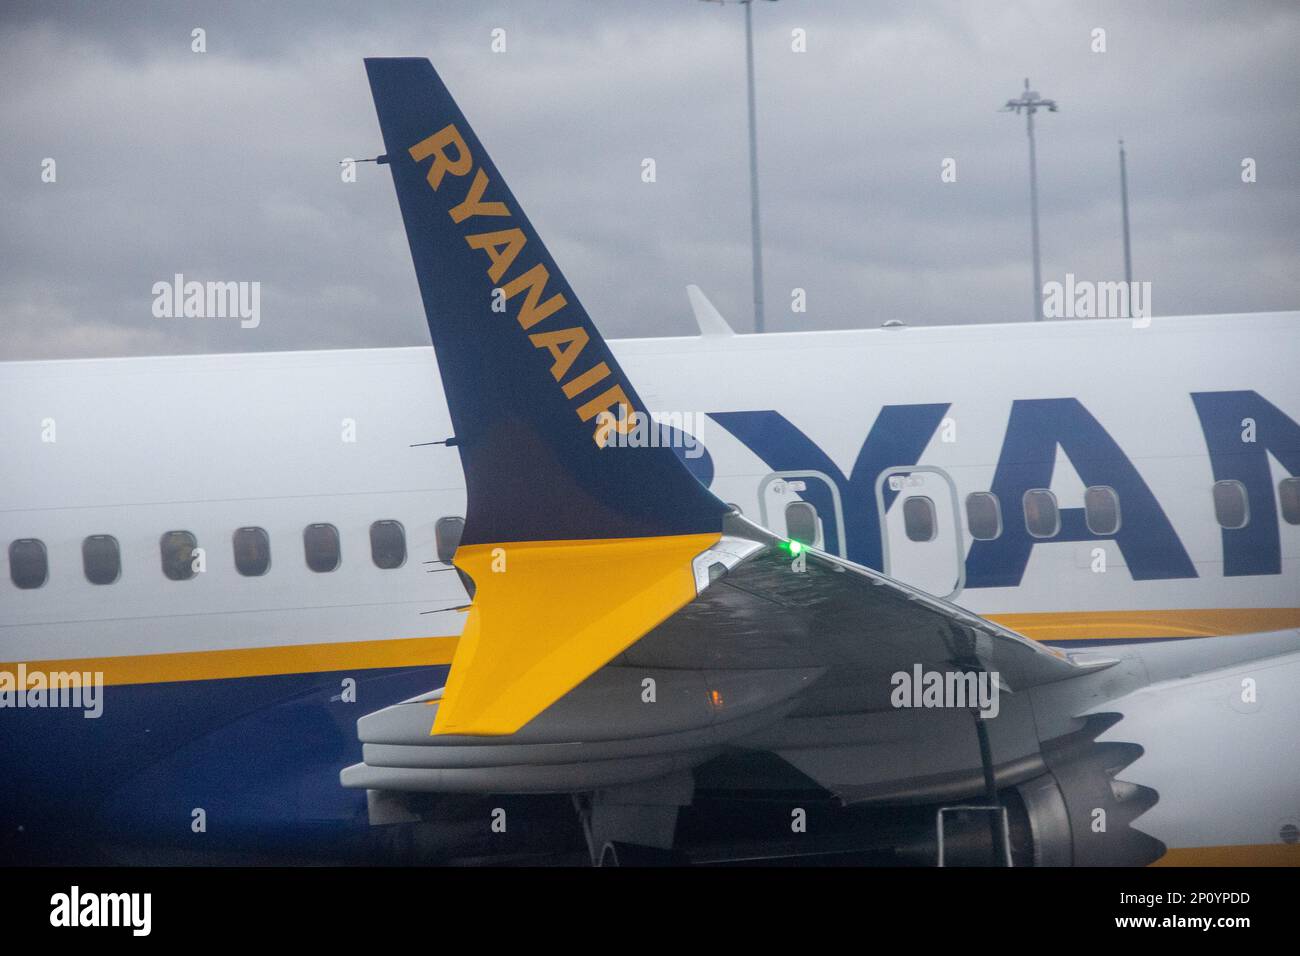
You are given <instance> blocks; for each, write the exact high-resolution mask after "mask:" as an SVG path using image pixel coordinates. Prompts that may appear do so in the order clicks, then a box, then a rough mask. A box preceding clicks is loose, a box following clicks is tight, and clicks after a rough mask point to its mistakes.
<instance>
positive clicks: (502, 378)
mask: <svg viewBox="0 0 1300 956" xmlns="http://www.w3.org/2000/svg"><path fill="white" fill-rule="evenodd" d="M366 71H367V73H368V75H369V78H370V86H371V92H372V93H373V95H374V100H375V109H376V111H377V113H378V116H379V125H380V129H381V130H382V132H383V138H384V147H385V152H386V155H387V157H388V159H389V163H388V165H389V168H390V169H391V170H392V174H393V183H394V186H395V187H396V190H397V199H398V204H399V206H400V207H401V211H402V220H403V223H404V225H405V227H406V235H407V240H408V241H409V243H410V247H411V257H412V260H413V262H414V265H415V271H416V277H417V279H418V281H419V285H420V295H421V297H422V299H423V302H424V309H425V315H426V318H427V319H428V323H429V332H430V336H431V338H432V340H433V346H434V350H435V352H436V354H437V358H438V366H439V370H440V372H441V375H442V382H443V388H444V390H445V392H446V396H447V404H448V408H449V410H450V412H451V419H452V426H453V429H454V430H455V437H456V445H455V447H456V448H457V450H458V451H459V454H460V457H461V463H462V465H463V466H464V470H465V482H466V493H467V500H468V504H467V509H466V516H465V529H464V533H463V534H462V537H461V548H460V551H459V552H458V553H457V556H456V558H455V563H456V565H457V567H459V568H461V570H462V571H464V572H465V573H466V574H468V575H469V576H470V577H471V578H472V579H473V580H474V583H475V587H476V591H475V596H474V603H473V605H472V607H471V608H470V612H469V617H468V619H467V621H466V626H465V632H464V635H463V636H462V638H461V640H460V643H459V644H458V646H457V650H456V655H455V658H454V660H453V661H452V667H451V673H450V675H449V678H448V683H447V688H446V692H445V694H444V697H443V702H442V704H441V705H440V706H439V708H438V716H437V719H436V723H435V725H434V727H433V732H434V733H452V732H454V733H460V734H505V733H511V732H513V731H514V730H517V729H518V728H519V727H521V726H522V725H523V724H524V723H526V722H527V721H528V720H530V719H532V717H533V716H535V715H536V714H537V713H539V712H540V711H541V710H542V709H544V708H545V707H546V706H548V705H549V704H550V703H551V702H553V701H554V700H556V699H558V698H559V697H560V696H561V695H563V694H564V693H566V692H567V691H568V690H570V689H571V688H572V687H574V686H576V685H577V684H578V683H579V682H581V681H582V680H583V679H585V678H586V677H587V676H588V675H590V674H591V673H592V672H593V671H595V670H596V669H597V668H598V667H600V666H601V665H602V664H604V663H606V662H607V661H608V660H610V659H611V658H612V657H614V656H615V655H617V654H618V653H620V652H621V651H622V650H624V649H625V648H626V647H627V646H628V645H629V644H631V643H632V642H633V641H635V640H636V639H637V638H639V637H640V636H641V635H642V634H644V633H645V632H646V631H648V630H649V629H650V628H652V627H654V626H655V625H656V624H658V623H659V622H660V621H662V620H663V619H664V618H666V617H667V616H668V615H670V614H671V613H673V611H675V610H677V608H679V607H681V606H682V605H683V604H685V603H687V602H688V601H690V600H691V599H693V598H694V597H695V594H696V585H695V576H694V573H693V570H692V567H691V559H692V558H693V557H694V555H696V554H698V553H700V552H701V551H704V550H706V549H707V548H708V547H709V546H710V545H711V544H713V543H716V542H717V540H718V539H719V537H720V536H721V531H722V516H723V514H724V513H725V512H726V510H727V508H726V506H725V505H724V504H723V503H722V502H721V501H719V500H718V499H717V498H715V497H714V496H713V495H712V494H711V493H710V492H709V491H708V489H706V488H705V487H704V486H703V485H701V484H700V483H699V482H698V481H697V480H696V479H695V478H694V477H693V476H692V475H691V474H690V472H689V471H688V470H687V469H686V467H685V466H684V465H683V464H682V462H681V461H680V460H679V459H678V458H677V456H676V454H674V452H673V450H672V449H671V448H667V447H662V446H660V445H659V443H655V447H651V446H650V445H649V444H648V443H647V444H644V445H636V444H634V443H632V442H629V441H624V440H622V439H623V438H624V437H625V436H627V435H629V434H631V433H634V430H635V424H636V421H637V420H638V418H637V416H648V414H649V410H648V409H647V408H646V407H645V405H644V403H643V402H642V401H641V398H640V397H639V396H638V395H637V393H636V390H635V389H634V388H633V387H632V383H631V382H630V381H628V379H627V376H626V375H625V374H624V372H623V370H622V369H621V368H620V367H619V365H618V362H617V361H616V360H615V358H614V355H613V353H612V352H611V351H610V349H609V347H608V345H606V343H605V341H604V339H603V338H602V337H601V335H600V332H599V331H598V330H597V328H596V326H595V324H594V323H593V322H592V321H591V318H590V316H588V314H587V312H586V310H585V309H584V308H583V307H582V304H581V303H580V302H579V301H578V297H577V295H576V294H574V291H573V289H572V287H571V286H570V285H569V283H568V281H567V280H566V279H565V277H564V275H563V274H562V273H561V272H560V269H559V267H558V266H557V265H556V263H555V260H554V259H553V258H552V257H551V255H550V253H549V252H548V251H547V249H546V246H545V245H544V244H543V243H542V240H541V238H540V237H539V236H538V234H537V232H536V230H535V229H534V228H533V226H532V223H531V222H529V220H528V217H527V216H526V215H525V214H524V212H523V210H522V209H521V208H520V206H519V203H518V202H517V201H516V200H515V197H514V195H513V193H511V191H510V188H509V187H508V186H507V185H506V183H505V180H504V178H503V177H502V176H501V174H500V172H499V171H498V170H497V168H496V166H495V164H494V163H493V162H492V160H491V158H490V157H489V156H488V154H487V151H486V150H485V149H484V148H483V145H482V143H481V142H479V139H478V137H477V136H476V135H475V133H474V130H473V129H472V128H471V127H470V125H469V123H468V122H467V121H466V119H465V116H464V114H463V113H462V112H461V111H460V108H459V107H458V106H457V105H456V103H455V101H454V100H453V99H452V97H451V94H450V93H449V92H448V91H447V88H446V86H444V85H443V82H442V80H441V78H439V76H438V74H437V72H436V71H435V70H434V68H433V65H432V64H431V63H430V62H429V61H428V60H425V59H367V60H366ZM610 278H611V281H618V277H616V276H612V277H610Z"/></svg>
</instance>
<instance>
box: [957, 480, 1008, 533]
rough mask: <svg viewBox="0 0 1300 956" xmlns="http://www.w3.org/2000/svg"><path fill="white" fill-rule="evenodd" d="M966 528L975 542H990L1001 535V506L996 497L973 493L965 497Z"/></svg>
mask: <svg viewBox="0 0 1300 956" xmlns="http://www.w3.org/2000/svg"><path fill="white" fill-rule="evenodd" d="M966 527H967V528H969V529H970V536H971V537H972V538H974V539H975V540H976V541H992V540H993V539H994V538H996V537H997V536H998V535H1000V534H1001V533H1002V505H1001V503H999V501H998V496H997V495H995V494H992V493H991V492H987V491H974V492H971V493H970V494H969V495H967V496H966Z"/></svg>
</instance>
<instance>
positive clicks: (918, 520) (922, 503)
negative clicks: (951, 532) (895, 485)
mask: <svg viewBox="0 0 1300 956" xmlns="http://www.w3.org/2000/svg"><path fill="white" fill-rule="evenodd" d="M935 526H936V522H935V517H934V502H933V501H931V500H930V499H929V498H927V497H926V496H925V495H913V496H912V497H910V498H908V499H906V500H905V501H904V502H903V530H904V531H906V532H907V537H908V540H910V541H933V540H934V536H935V534H936V531H935Z"/></svg>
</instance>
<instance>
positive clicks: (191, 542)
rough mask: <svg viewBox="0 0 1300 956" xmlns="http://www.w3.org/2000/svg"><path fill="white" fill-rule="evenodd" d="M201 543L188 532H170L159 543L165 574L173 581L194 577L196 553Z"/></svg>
mask: <svg viewBox="0 0 1300 956" xmlns="http://www.w3.org/2000/svg"><path fill="white" fill-rule="evenodd" d="M198 546H199V541H198V539H197V538H195V537H194V535H193V534H191V533H190V532H188V531H168V532H167V533H166V534H164V535H163V536H162V540H161V541H160V542H159V551H161V553H162V569H163V574H165V575H167V577H168V578H169V579H170V580H172V581H188V580H189V579H190V578H192V577H194V551H195V549H196V548H198Z"/></svg>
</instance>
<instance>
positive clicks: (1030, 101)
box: [1002, 77, 1057, 322]
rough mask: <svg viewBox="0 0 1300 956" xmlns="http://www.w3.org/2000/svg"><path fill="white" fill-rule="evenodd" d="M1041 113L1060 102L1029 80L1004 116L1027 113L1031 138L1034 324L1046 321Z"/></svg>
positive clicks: (1030, 215) (1054, 108)
mask: <svg viewBox="0 0 1300 956" xmlns="http://www.w3.org/2000/svg"><path fill="white" fill-rule="evenodd" d="M1040 109H1045V110H1047V111H1048V112H1049V113H1055V112H1057V106H1056V100H1048V99H1043V98H1042V97H1041V96H1039V95H1038V91H1037V90H1031V89H1030V88H1029V78H1028V77H1025V89H1024V92H1023V93H1021V94H1020V97H1019V98H1018V99H1014V100H1007V103H1006V106H1004V107H1002V112H1004V113H1016V114H1019V113H1020V112H1021V111H1022V110H1023V111H1024V113H1025V129H1026V131H1027V132H1028V134H1029V218H1030V233H1031V236H1032V240H1033V253H1034V321H1035V322H1041V321H1042V319H1043V300H1042V294H1043V270H1042V263H1041V261H1040V259H1039V255H1038V158H1037V155H1036V153H1035V150H1034V114H1035V113H1037V112H1038V111H1039V110H1040Z"/></svg>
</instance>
